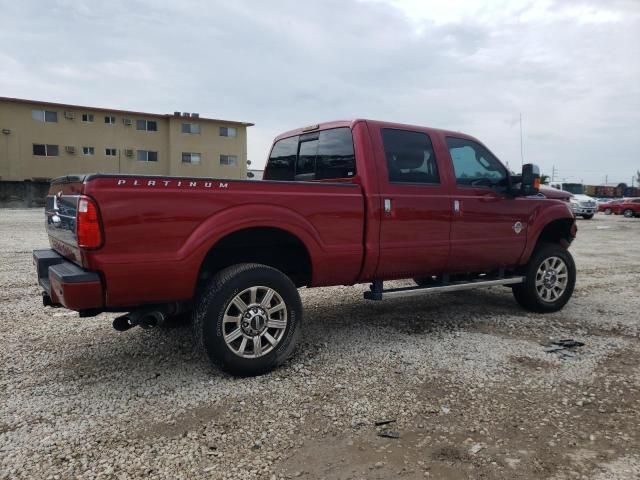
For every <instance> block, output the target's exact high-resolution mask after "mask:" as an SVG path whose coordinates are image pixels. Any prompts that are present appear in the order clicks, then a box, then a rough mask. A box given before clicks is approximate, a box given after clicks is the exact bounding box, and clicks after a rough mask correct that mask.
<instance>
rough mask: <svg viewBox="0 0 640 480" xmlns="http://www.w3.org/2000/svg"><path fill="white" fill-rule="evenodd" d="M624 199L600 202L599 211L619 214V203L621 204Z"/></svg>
mask: <svg viewBox="0 0 640 480" xmlns="http://www.w3.org/2000/svg"><path fill="white" fill-rule="evenodd" d="M623 201H624V199H622V198H619V199H616V200H611V201H610V202H607V203H599V204H598V212H604V214H605V215H611V214H612V213H614V214H616V215H618V214H619V213H620V210H618V205H620V204H621V203H622V202H623Z"/></svg>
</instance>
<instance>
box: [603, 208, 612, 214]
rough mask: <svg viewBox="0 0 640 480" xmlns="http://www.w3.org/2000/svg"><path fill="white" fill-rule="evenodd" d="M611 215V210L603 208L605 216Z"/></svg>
mask: <svg viewBox="0 0 640 480" xmlns="http://www.w3.org/2000/svg"><path fill="white" fill-rule="evenodd" d="M612 213H613V210H611V209H610V208H605V209H604V214H605V215H611V214H612Z"/></svg>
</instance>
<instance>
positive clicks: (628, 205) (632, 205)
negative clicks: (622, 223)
mask: <svg viewBox="0 0 640 480" xmlns="http://www.w3.org/2000/svg"><path fill="white" fill-rule="evenodd" d="M616 210H617V211H616V213H617V214H622V215H624V216H625V217H627V218H632V217H640V198H625V199H624V200H622V202H620V203H619V204H618V205H616Z"/></svg>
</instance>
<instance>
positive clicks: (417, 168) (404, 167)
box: [382, 128, 440, 184]
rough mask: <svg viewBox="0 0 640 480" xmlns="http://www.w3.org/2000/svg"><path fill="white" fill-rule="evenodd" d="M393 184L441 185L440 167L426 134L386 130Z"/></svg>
mask: <svg viewBox="0 0 640 480" xmlns="http://www.w3.org/2000/svg"><path fill="white" fill-rule="evenodd" d="M382 143H383V145H384V153H385V157H386V158H387V170H388V175H389V181H390V182H394V183H395V182H399V183H426V184H439V183H440V176H439V174H438V164H437V163H436V156H435V153H434V151H433V145H432V144H431V139H430V138H429V136H428V135H427V134H426V133H422V132H412V131H409V130H397V129H393V128H383V129H382Z"/></svg>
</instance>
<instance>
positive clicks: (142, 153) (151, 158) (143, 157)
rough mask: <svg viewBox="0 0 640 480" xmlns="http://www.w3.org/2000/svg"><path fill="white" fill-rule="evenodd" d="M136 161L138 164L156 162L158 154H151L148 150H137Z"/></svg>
mask: <svg viewBox="0 0 640 480" xmlns="http://www.w3.org/2000/svg"><path fill="white" fill-rule="evenodd" d="M138 160H139V161H140V162H157V161H158V152H152V151H150V150H138Z"/></svg>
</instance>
